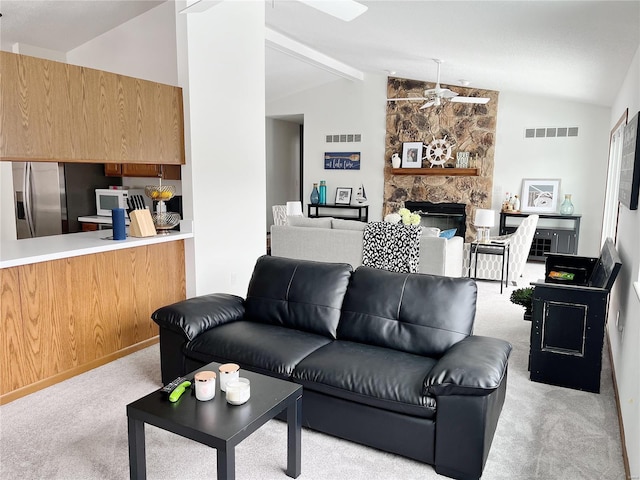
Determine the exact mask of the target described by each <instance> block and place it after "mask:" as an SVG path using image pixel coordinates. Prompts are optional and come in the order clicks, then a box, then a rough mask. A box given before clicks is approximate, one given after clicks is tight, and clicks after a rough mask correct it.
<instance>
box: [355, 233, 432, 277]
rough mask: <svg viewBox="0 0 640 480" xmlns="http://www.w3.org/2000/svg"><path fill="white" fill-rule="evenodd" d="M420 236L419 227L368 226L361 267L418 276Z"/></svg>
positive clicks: (363, 244) (363, 243) (364, 239)
mask: <svg viewBox="0 0 640 480" xmlns="http://www.w3.org/2000/svg"><path fill="white" fill-rule="evenodd" d="M421 234H422V227H420V226H419V225H404V224H401V223H388V222H371V223H368V224H367V227H366V228H365V230H364V236H363V239H362V264H363V265H365V266H367V267H373V268H379V269H382V270H388V271H390V272H400V273H416V272H417V271H418V268H419V266H420V235H421Z"/></svg>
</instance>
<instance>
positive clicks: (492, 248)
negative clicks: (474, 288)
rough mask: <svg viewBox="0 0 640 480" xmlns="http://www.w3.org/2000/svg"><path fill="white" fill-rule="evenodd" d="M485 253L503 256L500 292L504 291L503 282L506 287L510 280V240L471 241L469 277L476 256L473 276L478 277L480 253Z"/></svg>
mask: <svg viewBox="0 0 640 480" xmlns="http://www.w3.org/2000/svg"><path fill="white" fill-rule="evenodd" d="M479 253H481V254H484V255H500V256H501V257H502V269H501V270H500V293H502V284H503V283H504V286H505V287H506V286H507V284H508V282H509V254H510V244H509V241H505V240H500V241H492V242H488V243H484V242H471V244H470V245H469V278H471V265H473V257H474V256H475V258H476V263H475V268H474V272H473V278H474V279H475V278H477V277H478V254H479Z"/></svg>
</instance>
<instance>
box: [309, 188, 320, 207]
mask: <svg viewBox="0 0 640 480" xmlns="http://www.w3.org/2000/svg"><path fill="white" fill-rule="evenodd" d="M309 200H310V201H311V205H317V204H318V203H320V193H319V192H318V184H317V183H314V184H313V190H312V191H311V198H310V199H309Z"/></svg>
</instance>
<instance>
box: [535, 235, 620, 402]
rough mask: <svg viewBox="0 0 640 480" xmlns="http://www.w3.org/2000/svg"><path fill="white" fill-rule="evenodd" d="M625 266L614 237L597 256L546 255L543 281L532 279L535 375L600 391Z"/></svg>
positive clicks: (540, 379)
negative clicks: (608, 325)
mask: <svg viewBox="0 0 640 480" xmlns="http://www.w3.org/2000/svg"><path fill="white" fill-rule="evenodd" d="M621 265H622V264H621V262H620V258H619V257H618V253H617V251H616V249H615V246H614V245H613V241H612V240H611V239H607V241H606V242H605V244H604V246H603V247H602V252H601V254H600V257H598V258H591V257H578V256H574V255H548V256H547V258H546V262H545V279H544V281H541V282H534V283H532V285H533V286H534V291H533V318H532V324H531V347H530V353H529V369H530V379H531V380H533V381H535V382H542V383H547V384H550V385H559V386H562V387H568V388H574V389H577V390H584V391H587V392H594V393H600V371H601V368H602V347H603V341H604V326H605V322H606V319H607V308H608V302H609V292H610V291H611V287H612V286H613V282H614V281H615V278H616V276H617V275H618V272H619V271H620V267H621ZM553 272H564V273H568V274H572V275H567V276H566V277H571V276H572V277H573V278H568V279H567V278H565V279H560V278H557V276H555V275H554V273H553Z"/></svg>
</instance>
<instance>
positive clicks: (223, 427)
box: [127, 363, 302, 480]
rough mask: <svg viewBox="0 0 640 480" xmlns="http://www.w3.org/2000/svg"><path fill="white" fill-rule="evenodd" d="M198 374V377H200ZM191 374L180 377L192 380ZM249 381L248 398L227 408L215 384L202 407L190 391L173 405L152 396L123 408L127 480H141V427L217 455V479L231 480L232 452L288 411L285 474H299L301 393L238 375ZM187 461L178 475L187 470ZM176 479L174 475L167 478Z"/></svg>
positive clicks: (288, 386)
mask: <svg viewBox="0 0 640 480" xmlns="http://www.w3.org/2000/svg"><path fill="white" fill-rule="evenodd" d="M219 366H220V364H218V363H211V364H209V365H207V366H205V367H203V368H201V369H199V370H212V371H215V372H217V371H218V367H219ZM199 370H197V371H199ZM195 373H196V372H192V373H190V374H189V375H185V377H186V378H188V379H193V375H194V374H195ZM240 376H242V377H245V378H248V379H249V380H250V381H251V398H250V399H249V401H248V402H247V403H245V404H243V405H229V404H227V401H226V399H225V394H224V392H221V391H220V386H219V382H218V381H216V396H215V398H214V399H212V400H209V401H208V402H201V401H199V400H197V399H196V397H195V395H192V394H191V392H190V391H187V392H185V393H184V394H182V397H180V399H179V400H178V401H177V402H176V403H171V402H169V400H168V398H167V396H166V395H165V394H163V393H162V392H160V390H156V391H155V392H153V393H150V394H149V395H147V396H146V397H143V398H141V399H139V400H136V401H135V402H133V403H130V404H129V405H127V417H128V423H129V472H130V475H131V478H132V479H145V478H146V476H147V473H146V460H145V442H144V424H145V423H148V424H149V425H154V426H156V427H158V428H161V429H163V430H167V431H169V432H172V433H175V434H176V435H180V436H183V437H185V438H189V439H191V440H195V441H196V442H200V443H202V444H204V445H207V446H209V447H213V448H215V449H216V450H217V459H218V477H217V478H218V479H219V480H223V479H225V480H233V479H234V478H235V446H236V445H238V444H239V443H240V442H241V441H242V440H244V439H245V438H247V437H248V436H249V435H251V434H252V433H253V432H255V431H256V430H257V429H258V428H260V427H261V426H262V425H264V424H265V423H267V422H268V421H269V420H271V419H272V418H274V417H275V416H277V415H278V414H279V413H280V412H282V411H284V410H286V411H287V470H286V473H287V475H288V476H289V477H292V478H297V477H298V476H299V475H300V471H301V461H302V460H301V458H302V457H301V438H302V431H301V427H302V387H301V386H300V385H297V384H295V383H293V382H287V381H284V380H279V379H276V378H272V377H268V376H266V375H260V374H257V373H253V372H249V371H247V370H241V371H240ZM188 467H189V459H185V462H184V465H180V466H178V467H176V468H178V469H185V468H186V469H188ZM172 473H174V474H176V475H177V476H180V473H179V471H178V470H176V471H175V472H172Z"/></svg>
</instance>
